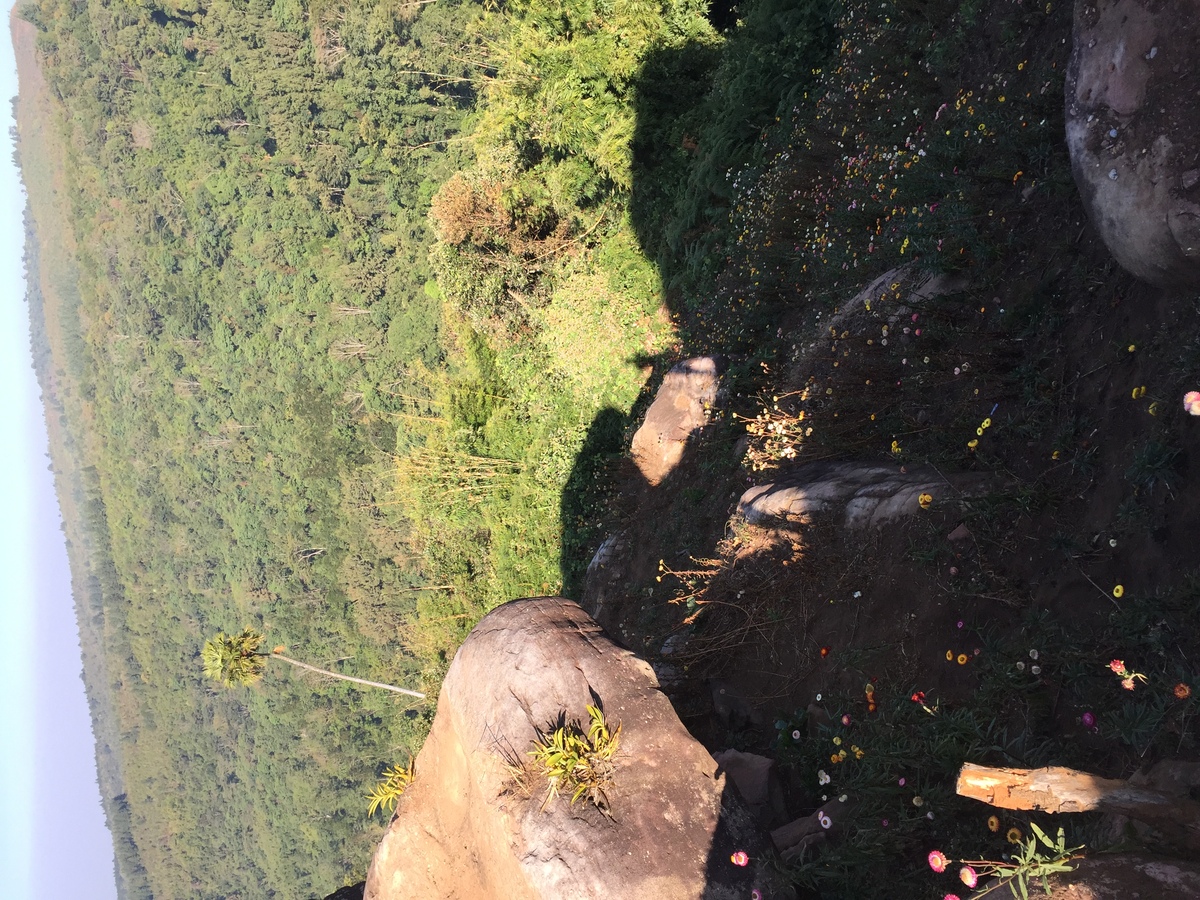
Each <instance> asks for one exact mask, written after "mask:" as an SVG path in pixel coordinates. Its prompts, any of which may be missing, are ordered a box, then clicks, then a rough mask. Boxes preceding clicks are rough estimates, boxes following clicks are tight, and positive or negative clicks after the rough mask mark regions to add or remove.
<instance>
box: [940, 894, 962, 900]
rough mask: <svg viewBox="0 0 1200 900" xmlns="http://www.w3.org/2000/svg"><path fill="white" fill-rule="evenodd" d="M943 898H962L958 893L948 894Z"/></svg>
mask: <svg viewBox="0 0 1200 900" xmlns="http://www.w3.org/2000/svg"><path fill="white" fill-rule="evenodd" d="M942 900H960V898H959V896H958V894H947V895H946V896H945V897H943V898H942Z"/></svg>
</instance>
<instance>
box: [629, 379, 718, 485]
mask: <svg viewBox="0 0 1200 900" xmlns="http://www.w3.org/2000/svg"><path fill="white" fill-rule="evenodd" d="M722 370H723V365H722V362H721V360H720V359H719V358H717V357H715V356H699V357H696V358H695V359H685V360H684V361H683V362H681V363H679V364H677V365H675V366H674V367H673V368H672V369H671V370H670V371H669V372H667V374H666V377H665V378H663V383H662V386H661V387H659V389H658V393H657V394H655V395H654V402H653V403H651V404H650V409H648V410H647V411H646V420H645V421H644V422H643V423H642V427H641V428H639V429H638V430H637V433H636V434H634V436H633V443H632V446H631V448H630V450H631V452H632V454H633V461H634V462H635V463H636V464H637V467H638V471H640V472H641V473H642V477H644V478H645V479H646V481H647V482H648V483H650V484H652V485H656V484H658V483H659V482H661V481H662V480H663V479H664V478H666V477H667V475H669V474H670V473H671V471H672V470H673V469H674V468H675V467H676V466H677V465H679V461H680V460H681V459H683V450H684V447H686V446H687V442H688V439H689V438H691V436H692V435H693V434H694V433H695V432H696V431H697V430H699V429H700V428H703V427H704V426H705V425H706V424H707V423H708V414H709V411H710V410H711V409H712V407H713V406H715V405H716V403H717V393H718V390H719V389H720V386H721V372H722Z"/></svg>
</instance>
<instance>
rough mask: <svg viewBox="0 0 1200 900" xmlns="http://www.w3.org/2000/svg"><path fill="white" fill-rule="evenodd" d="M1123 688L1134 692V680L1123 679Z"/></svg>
mask: <svg viewBox="0 0 1200 900" xmlns="http://www.w3.org/2000/svg"><path fill="white" fill-rule="evenodd" d="M1121 687H1123V688H1125V690H1127V691H1132V690H1133V679H1132V678H1122V679H1121Z"/></svg>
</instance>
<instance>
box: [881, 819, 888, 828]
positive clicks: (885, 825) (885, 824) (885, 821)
mask: <svg viewBox="0 0 1200 900" xmlns="http://www.w3.org/2000/svg"><path fill="white" fill-rule="evenodd" d="M879 824H881V825H882V826H883V827H884V828H887V827H888V820H887V819H884V820H883V821H882V822H880V823H879Z"/></svg>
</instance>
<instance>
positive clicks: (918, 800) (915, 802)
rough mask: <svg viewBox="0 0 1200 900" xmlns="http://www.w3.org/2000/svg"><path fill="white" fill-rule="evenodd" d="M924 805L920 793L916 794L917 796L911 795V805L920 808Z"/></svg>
mask: <svg viewBox="0 0 1200 900" xmlns="http://www.w3.org/2000/svg"><path fill="white" fill-rule="evenodd" d="M924 805H925V798H924V797H922V796H921V795H920V794H917V796H915V797H913V806H916V807H918V808H920V807H922V806H924Z"/></svg>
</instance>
